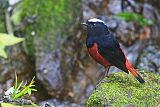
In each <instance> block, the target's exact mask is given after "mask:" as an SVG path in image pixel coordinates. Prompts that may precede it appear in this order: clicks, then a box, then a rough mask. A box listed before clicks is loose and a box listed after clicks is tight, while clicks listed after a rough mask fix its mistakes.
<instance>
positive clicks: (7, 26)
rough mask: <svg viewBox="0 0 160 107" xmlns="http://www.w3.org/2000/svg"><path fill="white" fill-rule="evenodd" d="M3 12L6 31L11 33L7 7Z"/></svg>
mask: <svg viewBox="0 0 160 107" xmlns="http://www.w3.org/2000/svg"><path fill="white" fill-rule="evenodd" d="M4 13H5V22H6V29H7V32H8V34H10V35H13V29H12V23H11V18H10V15H9V12H8V11H7V9H5V11H4Z"/></svg>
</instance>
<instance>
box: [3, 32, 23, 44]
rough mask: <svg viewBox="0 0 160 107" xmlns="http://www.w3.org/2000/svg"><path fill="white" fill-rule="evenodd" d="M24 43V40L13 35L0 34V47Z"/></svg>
mask: <svg viewBox="0 0 160 107" xmlns="http://www.w3.org/2000/svg"><path fill="white" fill-rule="evenodd" d="M22 41H24V38H18V37H15V36H13V35H8V34H5V33H0V46H11V45H14V44H17V43H19V42H22Z"/></svg>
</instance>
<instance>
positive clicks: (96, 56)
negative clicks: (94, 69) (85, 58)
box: [88, 43, 111, 67]
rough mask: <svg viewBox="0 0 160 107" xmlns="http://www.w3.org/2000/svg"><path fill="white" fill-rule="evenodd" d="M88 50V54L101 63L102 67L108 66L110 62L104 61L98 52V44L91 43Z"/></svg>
mask: <svg viewBox="0 0 160 107" xmlns="http://www.w3.org/2000/svg"><path fill="white" fill-rule="evenodd" d="M88 52H89V54H90V56H91V57H92V58H93V59H94V60H96V62H98V63H100V64H102V65H103V66H104V67H108V66H110V65H111V64H110V63H109V62H108V61H106V60H105V59H104V58H103V57H102V56H101V55H100V54H99V52H98V45H97V44H96V43H94V44H93V46H92V47H91V48H88Z"/></svg>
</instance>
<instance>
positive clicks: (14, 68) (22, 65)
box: [0, 44, 34, 90]
mask: <svg viewBox="0 0 160 107" xmlns="http://www.w3.org/2000/svg"><path fill="white" fill-rule="evenodd" d="M7 55H8V56H9V57H8V59H3V58H1V59H0V62H1V63H0V71H1V72H0V78H1V79H0V82H1V83H3V84H2V89H3V90H7V89H9V88H10V87H11V86H12V85H13V80H14V78H15V76H14V72H16V73H17V75H18V80H27V81H30V80H31V78H32V77H33V75H34V71H33V68H34V64H33V62H32V61H31V60H30V58H29V57H28V56H26V54H25V53H24V52H23V51H22V46H21V45H20V44H17V45H15V46H13V47H8V48H7Z"/></svg>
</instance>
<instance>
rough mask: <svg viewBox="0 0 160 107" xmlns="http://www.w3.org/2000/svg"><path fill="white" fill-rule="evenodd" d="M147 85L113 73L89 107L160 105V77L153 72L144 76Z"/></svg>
mask: <svg viewBox="0 0 160 107" xmlns="http://www.w3.org/2000/svg"><path fill="white" fill-rule="evenodd" d="M141 75H143V78H144V79H145V81H146V83H145V84H140V83H139V82H138V81H137V80H136V79H135V78H134V77H133V76H132V75H128V74H126V73H123V72H122V73H112V74H110V75H109V77H106V78H105V79H104V81H105V82H102V83H100V85H99V87H97V89H96V90H95V91H94V92H93V93H92V95H91V96H90V97H89V99H88V101H87V106H88V107H105V106H106V105H111V106H112V107H125V106H128V105H134V106H136V107H155V106H157V105H158V104H159V103H160V76H158V75H156V74H153V73H151V72H145V73H143V74H141Z"/></svg>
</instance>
